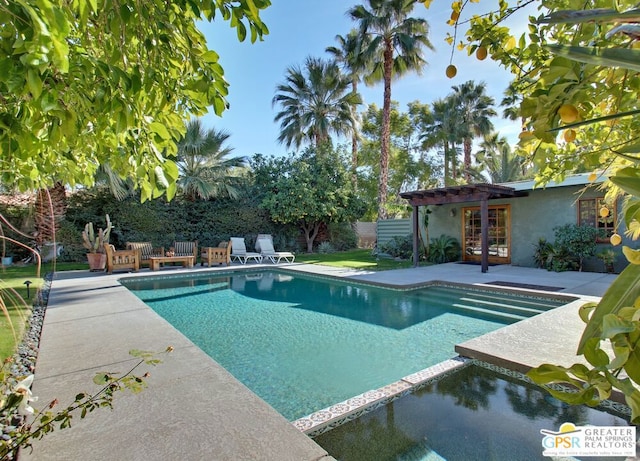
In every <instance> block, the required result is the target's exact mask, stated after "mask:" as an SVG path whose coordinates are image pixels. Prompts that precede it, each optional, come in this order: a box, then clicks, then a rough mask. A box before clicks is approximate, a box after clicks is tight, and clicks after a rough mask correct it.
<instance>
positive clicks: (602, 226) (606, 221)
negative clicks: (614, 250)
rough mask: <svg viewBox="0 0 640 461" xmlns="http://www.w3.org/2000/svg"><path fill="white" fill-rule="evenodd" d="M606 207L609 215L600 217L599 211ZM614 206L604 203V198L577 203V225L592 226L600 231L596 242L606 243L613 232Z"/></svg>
mask: <svg viewBox="0 0 640 461" xmlns="http://www.w3.org/2000/svg"><path fill="white" fill-rule="evenodd" d="M602 207H607V208H608V209H609V215H608V216H605V217H602V216H600V209H601V208H602ZM616 216H617V213H616V206H615V204H612V203H609V202H606V201H605V199H604V197H597V198H590V199H583V200H580V201H579V202H578V225H579V226H582V225H585V226H593V227H595V228H596V229H598V230H600V231H601V235H600V236H599V237H598V242H608V241H609V237H611V235H612V234H613V233H614V232H615V225H616Z"/></svg>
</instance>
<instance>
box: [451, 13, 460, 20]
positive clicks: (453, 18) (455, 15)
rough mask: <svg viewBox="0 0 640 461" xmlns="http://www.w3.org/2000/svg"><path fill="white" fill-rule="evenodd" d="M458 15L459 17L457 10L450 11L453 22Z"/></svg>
mask: <svg viewBox="0 0 640 461" xmlns="http://www.w3.org/2000/svg"><path fill="white" fill-rule="evenodd" d="M459 17H460V13H458V12H457V11H452V12H451V20H452V21H453V22H456V21H457V20H458V18H459Z"/></svg>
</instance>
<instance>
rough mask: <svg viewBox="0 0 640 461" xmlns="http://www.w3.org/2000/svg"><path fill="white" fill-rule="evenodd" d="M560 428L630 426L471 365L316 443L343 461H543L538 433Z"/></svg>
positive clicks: (328, 434) (623, 420)
mask: <svg viewBox="0 0 640 461" xmlns="http://www.w3.org/2000/svg"><path fill="white" fill-rule="evenodd" d="M564 422H573V423H574V424H576V425H586V424H593V425H599V426H616V425H623V426H626V425H628V422H627V420H625V419H624V418H623V417H621V416H618V415H613V414H609V413H606V412H602V411H597V410H595V409H592V408H589V407H586V406H577V407H576V406H567V405H565V404H562V403H560V402H559V401H557V400H556V399H554V398H553V397H550V396H549V395H548V394H547V393H546V392H544V391H543V390H542V389H540V388H538V387H535V386H533V385H529V384H525V383H523V382H522V381H520V380H518V379H516V378H512V377H509V376H505V375H500V374H497V373H495V372H493V371H491V370H487V369H486V368H483V367H479V366H475V365H473V366H468V367H466V368H464V369H462V370H459V371H457V372H455V373H453V374H452V375H450V376H447V377H445V378H443V379H441V380H440V381H438V382H437V383H435V384H431V385H428V386H425V387H423V388H421V389H419V390H418V391H416V392H415V393H413V394H410V395H407V396H405V397H402V398H400V399H398V400H395V401H393V402H391V403H390V404H387V405H386V406H384V407H382V408H380V409H377V410H374V411H372V412H371V413H368V414H366V415H364V416H362V417H360V418H358V419H357V420H355V421H351V422H349V423H346V424H344V425H342V426H340V427H338V428H335V429H333V430H331V431H329V432H327V433H325V434H322V435H319V436H317V437H316V438H315V440H316V442H318V443H319V444H320V445H321V446H322V447H323V448H325V449H326V450H327V451H328V452H329V454H330V455H331V456H333V457H335V458H336V459H338V460H343V461H349V460H354V461H360V460H372V459H375V460H381V461H382V460H404V459H426V457H427V456H430V455H431V456H434V459H441V458H435V455H436V454H437V455H438V456H440V457H442V458H444V459H447V460H449V461H451V460H465V461H466V460H471V459H473V460H475V459H493V460H514V459H522V460H524V459H526V460H537V459H540V460H544V459H548V458H544V457H543V456H542V446H541V440H542V437H541V435H540V429H543V428H544V429H549V428H551V429H552V430H555V429H557V428H558V427H559V426H560V424H562V423H564ZM595 459H597V458H592V457H590V458H589V460H595ZM606 459H610V460H611V459H617V458H606ZM621 459H622V458H621Z"/></svg>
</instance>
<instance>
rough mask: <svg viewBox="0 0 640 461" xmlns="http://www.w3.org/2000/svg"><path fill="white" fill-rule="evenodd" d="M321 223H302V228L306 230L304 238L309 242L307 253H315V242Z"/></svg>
mask: <svg viewBox="0 0 640 461" xmlns="http://www.w3.org/2000/svg"><path fill="white" fill-rule="evenodd" d="M320 224H321V223H319V222H318V223H312V224H306V223H303V224H302V226H301V227H302V230H303V231H304V238H305V240H306V242H307V253H313V242H314V241H315V239H316V237H317V236H318V231H319V230H320Z"/></svg>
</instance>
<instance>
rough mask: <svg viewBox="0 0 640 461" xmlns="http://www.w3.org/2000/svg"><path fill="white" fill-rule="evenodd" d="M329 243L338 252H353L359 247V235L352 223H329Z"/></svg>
mask: <svg viewBox="0 0 640 461" xmlns="http://www.w3.org/2000/svg"><path fill="white" fill-rule="evenodd" d="M327 234H328V235H329V242H331V245H332V246H333V248H334V249H335V250H336V251H346V250H352V249H354V248H357V247H358V235H357V234H356V231H355V230H354V228H353V225H352V224H351V223H329V225H328V226H327Z"/></svg>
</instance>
